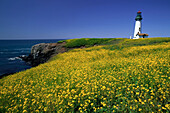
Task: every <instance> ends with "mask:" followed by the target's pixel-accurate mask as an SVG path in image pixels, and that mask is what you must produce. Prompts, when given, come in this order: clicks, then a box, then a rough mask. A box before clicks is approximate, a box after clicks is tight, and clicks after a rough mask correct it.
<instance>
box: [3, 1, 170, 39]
mask: <svg viewBox="0 0 170 113" xmlns="http://www.w3.org/2000/svg"><path fill="white" fill-rule="evenodd" d="M169 6H170V0H0V39H67V38H84V37H87V38H93V37H103V38H104V37H109V38H117V37H122V38H129V37H130V35H132V34H133V29H134V24H135V17H136V13H137V11H139V10H140V11H141V12H142V17H143V20H142V32H143V33H148V34H149V37H169V36H170V13H169V12H170V7H169Z"/></svg>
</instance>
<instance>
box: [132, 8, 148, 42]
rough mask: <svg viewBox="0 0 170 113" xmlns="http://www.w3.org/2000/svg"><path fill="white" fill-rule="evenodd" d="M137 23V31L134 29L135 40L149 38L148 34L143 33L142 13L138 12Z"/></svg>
mask: <svg viewBox="0 0 170 113" xmlns="http://www.w3.org/2000/svg"><path fill="white" fill-rule="evenodd" d="M135 20H136V22H135V29H134V35H133V39H139V38H147V37H148V34H146V33H142V30H141V29H142V22H141V21H142V16H141V12H140V11H138V12H137V16H136V18H135Z"/></svg>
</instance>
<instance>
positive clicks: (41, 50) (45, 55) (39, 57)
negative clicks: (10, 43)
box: [20, 42, 67, 67]
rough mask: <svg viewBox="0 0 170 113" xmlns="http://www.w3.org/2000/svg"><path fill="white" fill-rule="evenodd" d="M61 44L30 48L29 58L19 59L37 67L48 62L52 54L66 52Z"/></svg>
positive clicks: (39, 45)
mask: <svg viewBox="0 0 170 113" xmlns="http://www.w3.org/2000/svg"><path fill="white" fill-rule="evenodd" d="M64 45H65V42H63V43H40V44H36V45H34V46H32V48H31V53H30V55H29V56H20V58H21V59H22V60H23V61H25V62H27V63H28V64H30V65H31V66H33V67H34V66H37V65H39V64H41V63H45V62H46V61H48V60H49V59H50V58H51V57H52V56H53V55H54V54H58V53H63V52H66V51H67V49H66V48H65V47H64Z"/></svg>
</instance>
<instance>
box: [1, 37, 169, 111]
mask: <svg viewBox="0 0 170 113" xmlns="http://www.w3.org/2000/svg"><path fill="white" fill-rule="evenodd" d="M143 40H147V39H139V40H138V41H141V42H142V41H143ZM148 40H149V39H148ZM152 40H154V41H155V42H156V40H157V39H156V38H155V39H152ZM162 40H164V39H162ZM135 41H136V40H135ZM135 41H134V40H132V41H131V40H130V39H128V40H123V41H122V44H115V45H112V44H109V45H99V46H95V47H89V48H84V49H73V50H71V51H69V52H65V53H60V54H58V55H56V56H54V57H53V58H52V59H50V61H48V62H47V63H44V64H40V65H39V66H37V67H33V68H31V69H28V70H26V71H22V72H19V73H16V74H14V75H9V76H7V77H4V78H2V79H0V111H1V112H14V113H16V112H23V113H27V112H28V113H31V112H36V113H39V112H41V113H42V112H58V113H79V112H82V113H92V112H97V113H103V112H105V113H116V112H119V113H120V112H127V113H130V112H131V113H137V112H142V113H149V112H150V113H161V112H165V113H166V112H167V113H168V112H169V111H170V103H169V101H170V74H169V72H170V57H169V56H170V42H169V41H170V38H168V39H166V41H162V42H160V43H153V44H146V45H145V43H144V44H143V45H140V46H139V45H135V44H134V42H135ZM146 42H147V43H149V42H148V41H146ZM132 43H133V45H131V46H129V45H130V44H132ZM123 44H124V45H123Z"/></svg>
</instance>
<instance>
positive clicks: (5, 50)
mask: <svg viewBox="0 0 170 113" xmlns="http://www.w3.org/2000/svg"><path fill="white" fill-rule="evenodd" d="M59 40H62V39H50V40H0V76H1V75H2V74H6V73H15V72H19V71H22V70H26V69H29V68H31V66H29V65H27V64H26V63H25V62H24V61H22V60H21V59H20V58H19V57H18V56H21V55H29V53H30V52H31V47H32V46H33V45H35V44H38V43H55V42H58V41H59Z"/></svg>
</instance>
